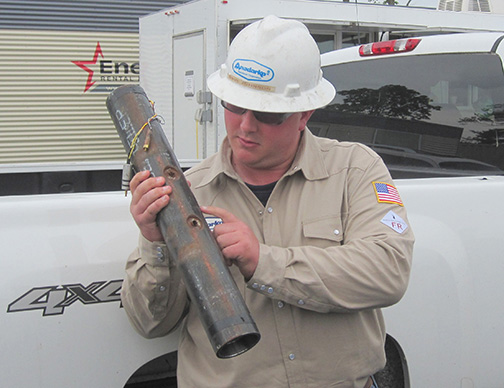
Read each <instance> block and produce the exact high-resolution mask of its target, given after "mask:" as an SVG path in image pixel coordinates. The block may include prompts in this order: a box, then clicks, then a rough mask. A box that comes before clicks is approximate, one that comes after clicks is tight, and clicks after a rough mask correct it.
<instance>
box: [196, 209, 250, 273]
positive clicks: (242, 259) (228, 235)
mask: <svg viewBox="0 0 504 388" xmlns="http://www.w3.org/2000/svg"><path fill="white" fill-rule="evenodd" d="M201 211H202V212H203V213H206V214H210V215H213V216H215V217H219V218H221V219H222V224H219V225H216V226H215V228H214V230H213V234H214V236H215V239H216V240H217V244H218V245H219V247H220V249H221V251H222V254H223V256H224V259H225V260H226V264H227V265H228V266H231V265H233V264H235V265H236V266H237V267H238V268H239V269H240V272H241V274H242V275H243V277H244V278H245V281H248V280H250V278H251V277H252V276H253V275H254V272H255V270H256V268H257V263H258V262H259V240H257V237H256V236H255V235H254V233H253V232H252V230H251V229H250V228H249V227H248V225H247V224H245V223H244V222H243V221H241V220H240V219H238V218H237V217H236V216H235V215H234V214H232V213H230V212H229V211H227V210H225V209H222V208H219V207H215V206H202V207H201Z"/></svg>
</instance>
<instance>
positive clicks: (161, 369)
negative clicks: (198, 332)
mask: <svg viewBox="0 0 504 388" xmlns="http://www.w3.org/2000/svg"><path fill="white" fill-rule="evenodd" d="M161 387H162V388H177V352H171V353H167V354H163V355H162V356H159V357H157V358H155V359H153V360H150V361H149V362H147V363H145V364H144V365H142V366H141V367H140V368H138V369H137V370H136V371H135V373H133V374H132V375H131V377H130V378H129V379H128V381H127V382H126V384H125V385H124V388H161Z"/></svg>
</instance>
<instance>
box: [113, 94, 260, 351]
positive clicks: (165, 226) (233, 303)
mask: <svg viewBox="0 0 504 388" xmlns="http://www.w3.org/2000/svg"><path fill="white" fill-rule="evenodd" d="M107 108H108V111H109V113H110V115H111V117H112V120H113V121H114V125H115V127H116V129H117V132H118V134H119V137H120V138H121V141H122V143H123V145H124V148H125V149H126V151H127V152H128V153H129V152H130V150H131V147H132V143H133V141H134V139H135V136H137V134H138V132H139V130H140V129H141V128H144V129H143V130H142V131H141V132H140V134H139V135H138V136H137V141H136V145H134V149H133V150H132V153H131V164H132V166H133V170H134V172H138V171H143V170H150V172H151V175H152V176H154V177H158V176H164V177H165V179H166V184H167V185H170V186H171V187H172V189H173V190H172V194H171V195H170V203H169V205H168V206H166V207H165V208H164V209H163V210H161V212H160V213H159V214H158V218H157V221H158V225H159V228H160V229H161V232H162V234H163V237H164V240H165V242H166V246H167V248H168V252H169V255H170V259H171V260H174V262H175V263H176V265H177V267H178V269H179V270H180V271H181V273H182V277H183V279H184V282H185V285H186V288H187V292H188V294H189V297H190V298H191V301H192V303H194V305H195V306H196V307H197V311H198V314H199V317H200V319H201V323H202V324H203V327H204V329H205V331H206V333H207V336H208V338H209V340H210V343H211V345H212V347H213V349H214V351H215V353H216V355H217V357H219V358H230V357H234V356H237V355H239V354H241V353H244V352H246V351H247V350H249V349H251V348H252V347H253V346H254V345H256V344H257V342H258V341H259V339H260V337H261V336H260V334H259V331H258V329H257V327H256V324H255V322H254V320H253V319H252V317H251V315H250V312H249V310H248V308H247V306H246V305H245V301H244V299H243V296H242V294H241V293H240V291H239V290H238V287H237V286H236V283H235V281H234V279H233V277H232V276H231V273H230V271H229V268H228V267H227V266H226V264H225V262H224V258H223V256H222V252H221V250H220V248H219V246H218V245H217V243H216V241H215V238H214V236H213V234H212V232H211V231H210V229H209V227H208V225H207V223H206V221H205V218H204V216H203V214H202V212H201V210H200V207H199V205H198V203H197V201H196V198H195V197H194V195H193V193H192V191H191V190H190V188H189V185H188V183H187V181H186V179H185V176H184V174H183V172H182V169H181V168H180V165H179V163H178V161H177V158H176V157H175V154H174V152H173V150H172V148H171V146H170V144H169V142H168V140H167V139H166V136H165V134H164V132H163V129H162V127H161V124H160V123H159V121H158V120H157V119H153V117H155V113H154V109H153V107H152V104H151V103H150V101H149V99H148V98H147V95H146V94H145V92H144V90H143V89H142V88H141V87H140V86H136V85H125V86H121V87H119V88H117V89H116V90H114V91H113V92H112V93H110V95H109V96H108V98H107ZM146 139H147V142H146ZM144 145H145V146H144Z"/></svg>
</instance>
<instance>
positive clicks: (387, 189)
mask: <svg viewBox="0 0 504 388" xmlns="http://www.w3.org/2000/svg"><path fill="white" fill-rule="evenodd" d="M373 188H374V191H375V194H376V199H377V200H378V202H386V203H396V204H398V205H401V206H404V205H403V203H402V201H401V197H400V196H399V192H398V191H397V189H396V188H395V187H394V186H392V185H389V184H388V183H385V182H373Z"/></svg>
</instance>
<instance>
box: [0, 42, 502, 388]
mask: <svg viewBox="0 0 504 388" xmlns="http://www.w3.org/2000/svg"><path fill="white" fill-rule="evenodd" d="M503 37H504V34H496V33H491V34H485V33H481V34H470V35H465V34H459V35H454V36H451V35H445V36H436V37H420V38H418V39H417V40H405V41H394V42H393V43H384V42H380V43H377V44H374V45H364V46H361V47H360V48H359V47H355V48H350V49H343V50H338V51H335V52H332V53H328V54H324V55H323V65H324V73H325V75H326V77H328V78H329V79H330V80H331V81H332V82H334V84H335V86H336V88H337V90H338V92H339V93H338V96H337V98H336V99H335V101H333V103H332V104H331V105H330V106H329V107H328V108H326V109H325V110H322V111H320V112H318V113H317V114H316V115H315V116H314V117H313V119H312V122H311V123H310V124H309V127H310V129H311V130H312V131H313V132H315V133H316V134H318V135H320V136H327V137H332V138H337V139H340V140H357V141H361V142H363V143H366V144H368V145H369V146H371V147H373V148H374V149H375V150H376V151H377V152H379V153H380V154H381V155H382V157H383V158H384V160H385V161H386V163H387V164H388V166H389V168H390V170H391V172H392V174H393V176H394V177H395V178H396V183H397V186H398V188H399V191H400V193H401V197H402V199H403V201H404V203H405V205H406V207H407V209H408V212H409V219H410V222H411V225H412V227H413V228H414V231H415V235H416V239H417V242H416V245H415V251H414V261H413V271H412V276H411V282H410V286H409V289H408V291H407V293H406V295H405V297H404V298H403V300H402V301H401V302H400V303H399V304H397V305H395V306H393V307H391V308H388V309H386V310H385V315H386V321H387V325H388V333H389V340H388V342H387V353H388V355H389V364H388V366H387V369H386V372H384V373H382V374H381V375H380V376H379V381H380V387H410V386H411V387H414V388H424V387H438V388H446V387H451V388H455V387H461V388H472V387H480V388H481V387H484V388H493V387H502V386H503V383H502V377H501V369H502V365H504V352H503V349H504V304H503V303H502V301H501V300H500V297H501V295H502V294H503V293H504V286H503V282H502V279H503V278H504V260H503V259H502V251H501V246H500V243H499V242H498V241H499V239H500V237H501V234H502V231H503V230H504V204H503V197H504V175H503V174H504V172H503V170H504V144H502V143H503V142H504V72H503V62H502V61H503V57H504V44H502V43H501V41H502V39H503ZM359 50H360V53H359ZM314 200H316V198H314ZM129 201H130V199H129V198H125V196H124V193H123V192H119V191H116V192H106V193H68V194H54V195H52V194H47V195H45V194H39V195H27V196H3V197H0V247H1V260H0V287H1V289H2V292H1V293H0V295H1V296H0V303H1V305H2V306H3V307H2V308H3V310H2V313H1V314H2V317H1V319H0V328H1V331H2V338H1V340H0V341H1V342H0V343H1V345H2V346H1V349H2V352H1V356H0V370H1V377H0V385H1V386H4V387H30V388H31V387H44V388H46V387H104V388H105V387H107V388H109V387H122V386H126V387H154V386H157V385H156V384H158V383H160V381H164V383H165V386H168V387H169V386H175V382H174V375H175V364H176V348H177V334H176V333H174V334H172V335H170V336H167V337H165V338H159V339H154V340H146V339H144V338H142V337H140V336H139V335H137V334H136V333H135V332H134V330H133V329H132V328H131V326H130V325H129V322H128V319H127V317H126V315H125V313H124V311H123V309H122V308H121V303H120V298H119V289H120V287H121V282H122V278H123V272H124V270H123V268H124V264H125V260H126V257H127V256H128V254H129V253H130V251H131V250H132V249H133V248H134V247H135V245H136V242H137V233H138V232H137V229H136V226H135V225H134V223H133V220H132V219H131V217H130V215H129V209H128V207H129Z"/></svg>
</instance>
